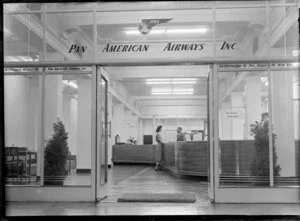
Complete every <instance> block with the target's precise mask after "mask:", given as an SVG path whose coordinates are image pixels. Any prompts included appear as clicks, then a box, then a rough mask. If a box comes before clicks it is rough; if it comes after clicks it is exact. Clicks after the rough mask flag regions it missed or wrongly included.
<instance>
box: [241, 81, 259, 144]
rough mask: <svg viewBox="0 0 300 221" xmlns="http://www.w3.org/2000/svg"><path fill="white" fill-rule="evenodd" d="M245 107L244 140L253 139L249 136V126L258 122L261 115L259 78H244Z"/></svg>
mask: <svg viewBox="0 0 300 221" xmlns="http://www.w3.org/2000/svg"><path fill="white" fill-rule="evenodd" d="M245 105H246V109H245V136H246V137H245V139H254V138H253V136H251V135H250V125H251V124H254V123H255V121H258V122H260V120H261V114H262V111H261V110H262V103H261V80H260V76H247V77H246V84H245Z"/></svg>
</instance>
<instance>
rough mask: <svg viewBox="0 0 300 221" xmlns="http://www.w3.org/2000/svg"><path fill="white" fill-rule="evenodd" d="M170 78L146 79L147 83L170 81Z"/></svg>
mask: <svg viewBox="0 0 300 221" xmlns="http://www.w3.org/2000/svg"><path fill="white" fill-rule="evenodd" d="M170 80H171V79H170V78H152V79H146V81H170Z"/></svg>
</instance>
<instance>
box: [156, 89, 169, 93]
mask: <svg viewBox="0 0 300 221" xmlns="http://www.w3.org/2000/svg"><path fill="white" fill-rule="evenodd" d="M152 92H153V93H171V92H172V90H171V89H152Z"/></svg>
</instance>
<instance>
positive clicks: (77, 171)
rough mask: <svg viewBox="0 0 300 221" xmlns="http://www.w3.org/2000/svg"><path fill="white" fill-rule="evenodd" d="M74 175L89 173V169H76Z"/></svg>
mask: <svg viewBox="0 0 300 221" xmlns="http://www.w3.org/2000/svg"><path fill="white" fill-rule="evenodd" d="M76 173H91V169H76Z"/></svg>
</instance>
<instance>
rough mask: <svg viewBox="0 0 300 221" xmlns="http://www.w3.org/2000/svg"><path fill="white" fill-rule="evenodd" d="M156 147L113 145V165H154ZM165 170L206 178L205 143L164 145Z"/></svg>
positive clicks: (193, 142) (183, 142) (181, 142)
mask: <svg viewBox="0 0 300 221" xmlns="http://www.w3.org/2000/svg"><path fill="white" fill-rule="evenodd" d="M155 148H156V145H128V144H122V145H113V158H112V161H113V163H149V164H155ZM163 157H164V160H165V164H166V165H165V166H166V169H168V170H170V171H173V172H175V173H177V174H182V175H194V176H207V171H208V164H207V163H208V162H207V141H180V142H171V143H165V144H164V148H163Z"/></svg>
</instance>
